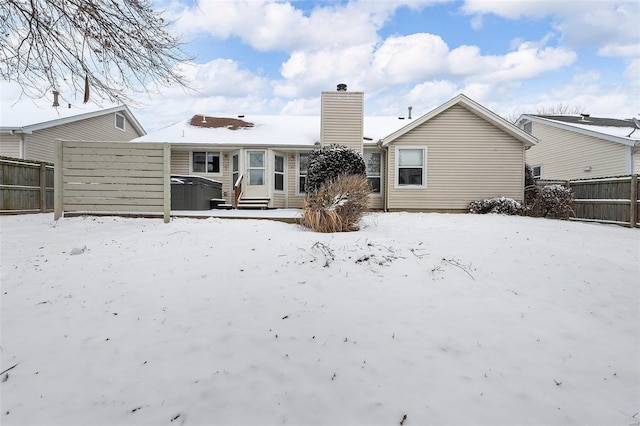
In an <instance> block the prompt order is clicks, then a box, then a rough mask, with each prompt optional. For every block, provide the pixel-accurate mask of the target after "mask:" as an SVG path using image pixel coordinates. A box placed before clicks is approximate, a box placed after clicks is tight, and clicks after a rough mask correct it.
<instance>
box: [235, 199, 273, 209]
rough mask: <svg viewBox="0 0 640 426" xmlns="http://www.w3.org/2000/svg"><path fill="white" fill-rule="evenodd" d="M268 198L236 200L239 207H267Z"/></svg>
mask: <svg viewBox="0 0 640 426" xmlns="http://www.w3.org/2000/svg"><path fill="white" fill-rule="evenodd" d="M270 200H271V199H270V198H246V197H243V198H240V199H239V200H238V208H239V209H267V208H269V201H270Z"/></svg>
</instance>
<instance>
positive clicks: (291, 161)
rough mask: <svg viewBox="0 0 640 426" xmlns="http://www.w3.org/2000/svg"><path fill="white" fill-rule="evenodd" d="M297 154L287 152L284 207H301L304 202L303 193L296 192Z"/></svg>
mask: <svg viewBox="0 0 640 426" xmlns="http://www.w3.org/2000/svg"><path fill="white" fill-rule="evenodd" d="M297 158H298V154H297V153H294V152H291V153H288V154H287V157H286V162H287V170H286V177H285V181H286V188H287V195H288V197H287V198H288V200H287V201H288V203H287V204H288V205H287V206H286V207H288V208H292V209H296V208H302V206H303V204H304V197H305V196H304V194H302V195H299V194H298V160H297Z"/></svg>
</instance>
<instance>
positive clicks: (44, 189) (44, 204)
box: [40, 163, 47, 213]
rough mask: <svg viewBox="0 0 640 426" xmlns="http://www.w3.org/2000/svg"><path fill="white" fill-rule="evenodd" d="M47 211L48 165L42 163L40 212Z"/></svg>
mask: <svg viewBox="0 0 640 426" xmlns="http://www.w3.org/2000/svg"><path fill="white" fill-rule="evenodd" d="M45 211H47V163H40V212H42V213H44V212H45Z"/></svg>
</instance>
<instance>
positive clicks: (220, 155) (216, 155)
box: [189, 150, 222, 176]
mask: <svg viewBox="0 0 640 426" xmlns="http://www.w3.org/2000/svg"><path fill="white" fill-rule="evenodd" d="M196 152H204V156H205V163H204V167H205V171H204V172H200V171H196V170H195V169H194V168H193V155H194V154H195V153H196ZM209 154H212V155H213V156H214V157H218V170H219V171H217V172H208V171H206V168H207V159H208V158H209ZM189 162H190V163H191V164H190V166H191V172H192V173H203V174H206V175H216V176H220V175H222V153H220V152H219V151H200V150H194V151H191V155H190V158H189Z"/></svg>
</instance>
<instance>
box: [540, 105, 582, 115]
mask: <svg viewBox="0 0 640 426" xmlns="http://www.w3.org/2000/svg"><path fill="white" fill-rule="evenodd" d="M584 111H585V107H583V106H580V105H572V106H570V105H564V104H562V103H560V104H558V105H556V106H552V107H541V108H538V110H537V114H538V115H580V114H582V113H583V112H584Z"/></svg>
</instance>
